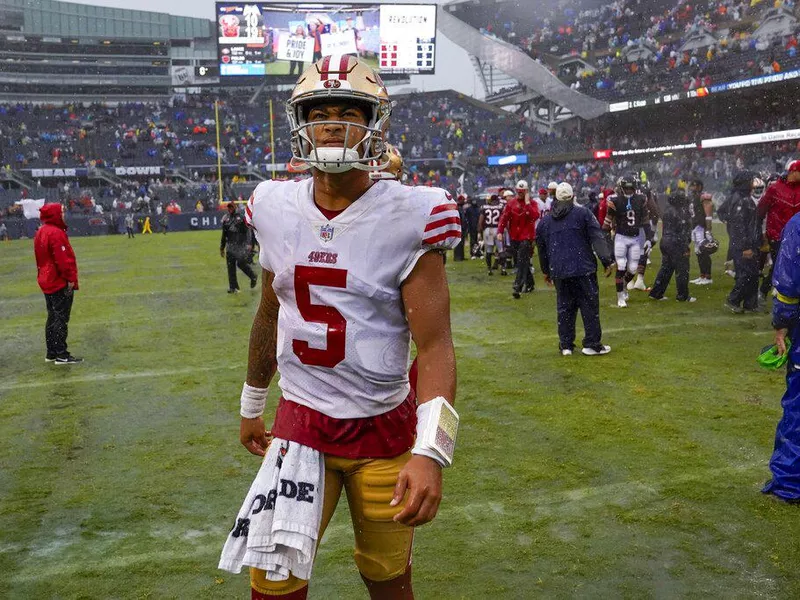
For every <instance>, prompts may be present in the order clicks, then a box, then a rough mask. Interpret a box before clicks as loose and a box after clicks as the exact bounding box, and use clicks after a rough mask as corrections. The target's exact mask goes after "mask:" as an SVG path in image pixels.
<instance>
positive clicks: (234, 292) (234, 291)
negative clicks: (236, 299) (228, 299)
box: [228, 290, 239, 294]
mask: <svg viewBox="0 0 800 600" xmlns="http://www.w3.org/2000/svg"><path fill="white" fill-rule="evenodd" d="M228 293H229V294H238V293H239V290H228Z"/></svg>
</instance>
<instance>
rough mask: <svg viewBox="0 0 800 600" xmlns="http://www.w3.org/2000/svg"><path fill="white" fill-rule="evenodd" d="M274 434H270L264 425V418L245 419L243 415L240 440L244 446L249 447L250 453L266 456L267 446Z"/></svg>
mask: <svg viewBox="0 0 800 600" xmlns="http://www.w3.org/2000/svg"><path fill="white" fill-rule="evenodd" d="M271 439H272V436H270V435H269V432H268V431H267V429H266V427H264V419H263V418H262V417H256V418H255V419H245V418H244V417H242V422H241V424H240V425H239V441H240V442H242V446H244V447H245V448H247V451H248V452H249V453H250V454H255V455H256V456H264V455H265V454H266V453H267V447H268V446H269V442H270V440H271Z"/></svg>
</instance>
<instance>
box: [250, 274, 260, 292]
mask: <svg viewBox="0 0 800 600" xmlns="http://www.w3.org/2000/svg"><path fill="white" fill-rule="evenodd" d="M256 283H258V277H253V278H252V279H251V280H250V289H251V290H252V289H253V288H254V287H256Z"/></svg>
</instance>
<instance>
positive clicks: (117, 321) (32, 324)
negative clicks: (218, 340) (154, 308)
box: [0, 306, 220, 333]
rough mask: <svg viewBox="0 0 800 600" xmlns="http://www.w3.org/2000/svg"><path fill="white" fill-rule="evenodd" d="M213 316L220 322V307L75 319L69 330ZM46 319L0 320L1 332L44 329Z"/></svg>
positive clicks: (43, 317)
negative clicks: (21, 321) (6, 322)
mask: <svg viewBox="0 0 800 600" xmlns="http://www.w3.org/2000/svg"><path fill="white" fill-rule="evenodd" d="M209 315H211V316H212V317H213V319H214V320H215V321H216V320H219V319H220V311H219V306H210V307H209V308H208V309H207V310H201V311H198V310H195V311H191V312H182V313H178V314H172V315H170V314H161V313H157V314H155V315H152V314H144V315H142V314H139V315H136V316H133V317H129V316H127V315H119V316H115V317H110V318H108V319H94V320H92V319H90V320H86V321H84V320H82V319H75V320H74V321H70V324H69V329H70V331H75V330H78V329H81V328H82V327H93V326H95V325H104V326H106V327H113V326H120V327H127V326H128V325H133V324H136V323H161V322H167V323H169V322H172V321H184V320H191V319H204V318H208V316H209ZM45 319H46V315H43V316H42V318H41V319H38V320H36V321H28V322H25V323H15V322H14V320H13V319H6V320H7V321H8V325H9V326H8V327H6V326H5V325H4V324H3V321H2V320H0V331H2V332H4V333H6V332H14V331H17V330H26V329H31V328H34V329H37V330H38V329H39V328H40V327H44V322H45Z"/></svg>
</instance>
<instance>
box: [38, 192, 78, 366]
mask: <svg viewBox="0 0 800 600" xmlns="http://www.w3.org/2000/svg"><path fill="white" fill-rule="evenodd" d="M39 217H40V219H41V221H42V226H41V227H40V228H39V231H37V232H36V237H35V238H34V240H33V250H34V253H35V254H36V269H37V271H38V275H37V281H38V282H39V287H40V288H41V289H42V292H43V293H44V298H45V302H46V304H47V324H46V325H45V328H44V338H45V343H46V344H47V356H46V358H45V360H46V361H47V362H54V363H55V364H57V365H70V364H74V363H79V362H83V359H81V358H76V357H74V356H72V355H71V354H70V353H69V351H68V350H67V325H68V323H69V317H70V313H71V312H72V300H73V297H74V293H75V290H77V289H78V265H77V263H76V261H75V253H74V252H73V251H72V246H71V245H70V243H69V238H68V237H67V224H66V223H64V207H63V206H61V205H60V204H45V205H44V206H43V207H42V208H41V209H40V210H39Z"/></svg>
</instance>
